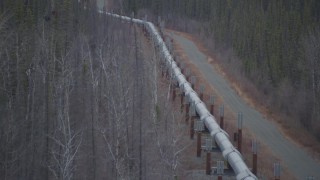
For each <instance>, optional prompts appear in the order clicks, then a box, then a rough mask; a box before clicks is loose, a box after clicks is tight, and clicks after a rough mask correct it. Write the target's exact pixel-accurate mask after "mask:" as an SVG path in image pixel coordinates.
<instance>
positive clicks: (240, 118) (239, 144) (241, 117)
mask: <svg viewBox="0 0 320 180" xmlns="http://www.w3.org/2000/svg"><path fill="white" fill-rule="evenodd" d="M242 121H243V115H242V113H241V112H240V113H238V151H239V152H240V153H242Z"/></svg>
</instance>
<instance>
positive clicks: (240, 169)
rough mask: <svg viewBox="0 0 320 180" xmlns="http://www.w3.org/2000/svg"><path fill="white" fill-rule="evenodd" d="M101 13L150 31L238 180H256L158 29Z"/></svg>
mask: <svg viewBox="0 0 320 180" xmlns="http://www.w3.org/2000/svg"><path fill="white" fill-rule="evenodd" d="M99 13H105V14H106V15H108V16H111V17H114V18H117V19H120V20H124V21H128V22H133V23H136V24H138V25H143V26H144V28H146V30H147V31H148V33H149V35H150V37H151V39H152V41H153V43H154V44H155V45H156V46H157V47H158V48H159V50H160V55H161V56H162V58H163V60H164V61H165V64H166V65H167V68H170V69H171V70H170V73H171V76H172V78H173V79H174V80H175V81H176V82H177V84H179V87H180V88H181V89H182V90H183V91H184V94H185V95H186V97H188V98H189V99H190V102H191V103H193V104H194V106H195V109H196V112H197V114H198V115H199V116H200V119H201V120H202V121H203V122H204V124H205V126H206V127H207V129H208V130H209V131H210V135H211V136H212V138H213V139H214V140H215V142H216V143H217V145H218V146H219V148H220V150H221V152H222V155H223V157H224V159H225V160H227V161H228V163H229V165H230V166H231V167H232V169H233V170H234V172H235V174H236V178H237V179H238V180H255V179H257V177H256V176H255V175H254V174H253V173H252V172H251V171H250V170H249V168H248V166H247V165H246V164H245V162H244V160H243V157H242V155H241V154H240V153H239V152H238V151H237V150H236V149H235V147H234V146H233V145H232V143H231V142H230V140H229V136H228V134H227V133H226V132H225V131H224V130H222V129H221V128H220V126H219V124H218V123H217V121H216V119H215V117H214V116H213V115H212V114H211V113H210V112H209V111H208V109H207V107H206V105H205V104H204V103H203V102H202V101H201V99H200V98H199V96H198V94H197V93H196V92H195V91H194V90H193V89H192V87H191V85H190V83H189V82H188V81H187V80H186V77H185V76H184V75H183V74H182V73H181V69H180V68H179V67H178V66H177V64H176V62H175V61H174V60H173V58H172V56H171V54H170V52H169V50H168V48H167V46H166V45H165V43H164V41H163V39H162V38H161V36H160V34H159V32H158V31H157V29H156V27H155V26H154V25H153V23H151V22H147V21H143V20H139V19H134V18H130V17H126V16H120V15H117V14H112V13H108V12H103V11H99Z"/></svg>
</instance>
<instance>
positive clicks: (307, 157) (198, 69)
mask: <svg viewBox="0 0 320 180" xmlns="http://www.w3.org/2000/svg"><path fill="white" fill-rule="evenodd" d="M167 35H169V36H170V37H172V38H173V39H174V42H175V43H174V45H175V46H174V47H175V50H176V51H177V54H178V55H179V56H180V59H182V60H184V62H185V63H186V64H188V67H189V68H190V69H191V70H192V72H193V74H195V75H196V76H197V80H199V79H200V82H201V84H205V85H206V87H207V88H206V93H210V94H212V93H213V94H216V95H217V96H218V97H220V98H219V99H220V100H219V101H220V102H218V103H219V104H220V103H222V102H223V103H224V104H225V107H226V119H227V120H226V129H227V132H228V133H229V134H233V133H232V132H235V130H236V120H235V117H236V113H237V112H242V113H243V114H244V132H245V134H244V139H245V142H244V145H243V146H244V147H245V149H244V151H245V152H246V153H245V154H250V139H252V138H255V139H257V140H258V141H259V142H260V151H259V162H258V164H259V165H260V164H261V165H260V166H259V168H258V171H259V172H260V173H259V175H260V176H261V177H268V178H270V177H271V176H272V163H273V162H277V161H280V162H281V166H282V169H283V171H282V177H286V178H285V179H292V176H291V175H290V173H292V174H293V176H294V177H296V178H298V179H304V178H306V177H307V176H309V175H313V176H315V177H316V178H319V177H320V174H319V173H320V172H319V171H318V169H320V164H319V161H317V160H316V159H318V157H319V155H318V152H319V151H318V150H317V146H312V147H311V146H308V147H307V148H305V145H304V144H303V143H302V144H301V143H299V141H298V142H296V141H295V139H297V138H295V137H296V136H297V133H295V132H296V131H294V129H290V128H289V130H288V128H283V126H281V124H280V123H279V122H281V121H277V118H276V117H277V116H272V117H270V116H269V115H268V111H267V110H264V107H262V106H261V107H260V106H258V104H259V103H257V102H255V101H254V100H252V99H251V98H250V96H249V95H248V94H245V93H244V92H242V91H241V88H239V86H237V84H236V83H235V82H232V81H231V80H230V78H228V75H227V74H225V73H224V71H223V69H222V68H220V66H219V65H218V64H217V62H216V61H215V58H214V56H212V55H211V53H208V52H209V51H208V50H206V49H205V48H204V46H202V45H201V43H200V42H199V41H197V40H196V39H195V38H194V37H192V36H191V35H190V34H185V33H179V32H174V31H168V33H167ZM208 87H209V88H208ZM229 114H230V115H229ZM228 115H229V117H228ZM292 135H294V136H292ZM299 135H301V136H304V137H308V135H307V134H306V133H303V134H299ZM299 135H298V136H299ZM290 137H291V138H290ZM298 139H300V138H298ZM310 139H311V140H312V138H308V142H310ZM315 143H316V142H315ZM316 144H317V143H316ZM302 147H303V148H302ZM307 152H309V153H307ZM261 157H262V158H261ZM245 159H246V160H247V161H249V159H250V156H249V155H245ZM262 162H263V163H262ZM248 164H249V166H250V164H251V163H250V162H248ZM289 172H290V173H289ZM290 176H291V177H290Z"/></svg>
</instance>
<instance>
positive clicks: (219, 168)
mask: <svg viewBox="0 0 320 180" xmlns="http://www.w3.org/2000/svg"><path fill="white" fill-rule="evenodd" d="M223 174H224V161H217V175H218V179H221V180H222V175H223Z"/></svg>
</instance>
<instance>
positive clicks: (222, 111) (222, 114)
mask: <svg viewBox="0 0 320 180" xmlns="http://www.w3.org/2000/svg"><path fill="white" fill-rule="evenodd" d="M219 125H220V127H221V129H223V128H224V127H223V126H224V105H221V106H220V124H219Z"/></svg>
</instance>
